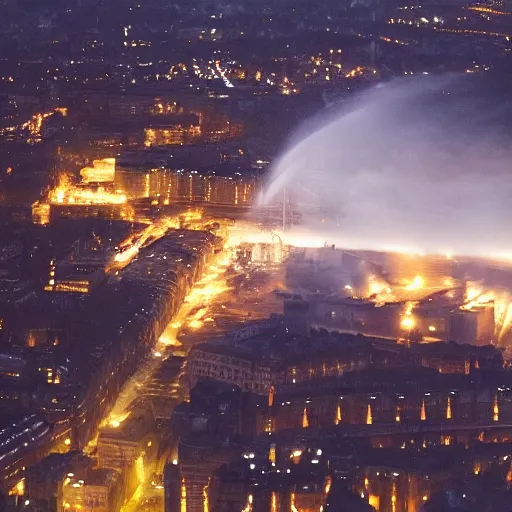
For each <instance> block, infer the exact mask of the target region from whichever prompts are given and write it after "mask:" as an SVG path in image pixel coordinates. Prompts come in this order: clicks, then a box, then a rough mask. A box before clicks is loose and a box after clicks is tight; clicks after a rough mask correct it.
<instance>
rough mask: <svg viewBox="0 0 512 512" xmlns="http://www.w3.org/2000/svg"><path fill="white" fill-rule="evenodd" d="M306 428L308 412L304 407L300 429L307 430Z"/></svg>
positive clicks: (307, 425)
mask: <svg viewBox="0 0 512 512" xmlns="http://www.w3.org/2000/svg"><path fill="white" fill-rule="evenodd" d="M308 427H309V420H308V411H307V409H306V408H305V407H304V411H303V413H302V428H308Z"/></svg>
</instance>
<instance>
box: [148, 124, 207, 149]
mask: <svg viewBox="0 0 512 512" xmlns="http://www.w3.org/2000/svg"><path fill="white" fill-rule="evenodd" d="M199 137H201V127H200V126H197V125H190V126H183V125H176V126H172V127H171V126H170V127H168V128H146V129H145V130H144V145H145V146H146V147H154V146H171V145H183V144H189V143H191V142H193V141H194V140H196V139H199Z"/></svg>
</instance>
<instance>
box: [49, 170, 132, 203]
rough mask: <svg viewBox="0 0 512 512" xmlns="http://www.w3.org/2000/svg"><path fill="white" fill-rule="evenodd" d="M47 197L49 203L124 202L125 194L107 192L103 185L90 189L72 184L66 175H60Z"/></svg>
mask: <svg viewBox="0 0 512 512" xmlns="http://www.w3.org/2000/svg"><path fill="white" fill-rule="evenodd" d="M48 199H49V201H50V203H51V204H74V205H90V204H96V205H100V204H114V205H115V204H119V205H121V204H124V203H126V195H124V194H122V193H120V192H117V191H116V192H108V191H107V190H105V188H104V187H98V188H97V189H91V188H86V187H80V186H77V185H73V184H72V183H71V181H70V179H69V177H68V176H66V175H62V176H61V177H60V179H59V184H58V185H57V187H56V188H54V189H53V190H52V191H50V193H49V195H48Z"/></svg>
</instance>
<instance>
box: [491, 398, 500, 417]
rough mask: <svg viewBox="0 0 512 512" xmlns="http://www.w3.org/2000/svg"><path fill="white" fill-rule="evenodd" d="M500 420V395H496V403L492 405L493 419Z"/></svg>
mask: <svg viewBox="0 0 512 512" xmlns="http://www.w3.org/2000/svg"><path fill="white" fill-rule="evenodd" d="M499 420H500V408H499V405H498V395H494V404H493V406H492V421H499Z"/></svg>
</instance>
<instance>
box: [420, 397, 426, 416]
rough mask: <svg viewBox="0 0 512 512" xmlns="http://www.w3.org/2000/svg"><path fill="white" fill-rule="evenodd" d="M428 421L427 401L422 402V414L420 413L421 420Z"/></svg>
mask: <svg viewBox="0 0 512 512" xmlns="http://www.w3.org/2000/svg"><path fill="white" fill-rule="evenodd" d="M426 419H427V411H426V409H425V400H423V401H422V402H421V413H420V420H421V421H425V420H426Z"/></svg>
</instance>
